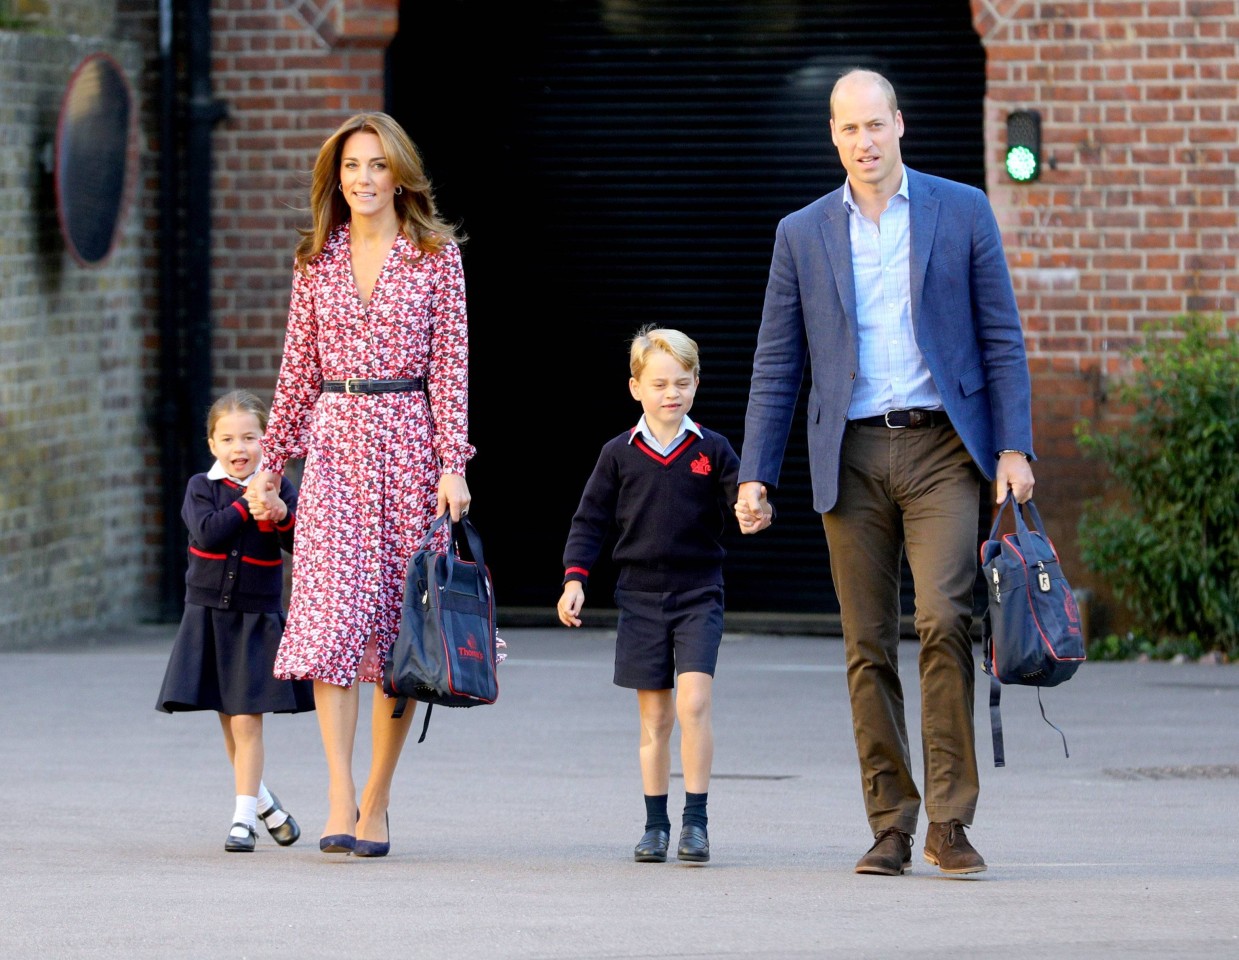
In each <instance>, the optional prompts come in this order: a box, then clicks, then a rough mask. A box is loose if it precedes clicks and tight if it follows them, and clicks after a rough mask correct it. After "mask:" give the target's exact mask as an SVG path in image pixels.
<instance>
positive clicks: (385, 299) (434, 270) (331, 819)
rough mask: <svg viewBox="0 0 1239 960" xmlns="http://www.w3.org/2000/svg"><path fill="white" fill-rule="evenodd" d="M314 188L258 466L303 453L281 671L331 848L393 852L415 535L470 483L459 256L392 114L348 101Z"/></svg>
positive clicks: (270, 483)
mask: <svg viewBox="0 0 1239 960" xmlns="http://www.w3.org/2000/svg"><path fill="white" fill-rule="evenodd" d="M310 202H311V209H312V213H313V220H314V225H313V228H312V229H311V230H309V231H307V232H306V233H305V234H304V236H303V237H302V240H301V242H300V244H299V245H298V247H297V256H296V269H295V272H294V275H293V287H292V300H291V306H290V309H289V315H288V329H287V333H286V337H285V341H284V355H283V360H282V363H281V366H280V374H279V380H278V382H277V385H276V391H275V399H274V402H273V403H272V407H271V418H270V422H269V423H268V426H267V432H266V435H265V437H264V439H263V469H264V471H265V472H264V474H263V475H262V476H261V477H260V478H258V479H259V480H260V481H261V482H260V483H252V484H251V487H250V489H251V490H252V491H253V493H252V494H250V496H252V497H255V498H257V497H262V496H263V495H264V493H265V491H268V490H273V489H277V488H278V479H279V475H280V474H281V473H282V472H283V470H284V467H285V464H286V462H287V461H288V460H289V459H293V458H299V457H304V458H305V469H304V472H303V475H302V481H301V491H300V501H301V509H300V512H299V514H298V528H297V539H296V562H295V565H294V570H293V589H292V597H291V601H290V603H289V611H288V624H287V627H286V629H285V631H284V637H283V641H282V642H281V644H280V648H279V654H278V656H277V657H276V661H275V675H276V676H277V677H279V678H281V679H292V678H296V679H310V680H313V681H314V696H315V704H316V708H317V715H318V719H319V727H320V731H321V733H322V738H323V746H324V750H325V752H326V756H327V768H328V776H329V778H330V782H329V786H328V801H329V813H328V817H327V823H326V824H325V826H324V830H323V836H322V838H321V839H320V848H321V849H322V850H324V851H325V852H329V853H350V852H351V853H353V854H354V855H358V856H383V855H384V854H386V853H387V852H388V849H389V846H390V837H389V835H388V828H387V806H388V800H389V798H390V794H391V783H392V776H393V774H394V773H395V770H396V763H397V761H398V760H399V758H400V751H401V749H402V747H403V746H404V741H405V737H406V736H407V734H408V731H409V725H410V723H411V721H412V714H413V711H412V710H406V711H405V714H404V716H403V717H402V718H401V719H399V720H393V719H392V718H391V706H390V701H388V702H385V697H384V695H383V692H382V685H381V681H382V675H383V659H384V656H385V655H386V653H387V650H388V648H389V647H390V646H391V643H392V641H393V640H394V639H395V637H396V633H397V631H398V629H399V618H400V604H401V599H402V596H403V592H404V575H405V570H406V568H407V566H408V561H409V557H410V556H411V554H412V553H413V549H414V547H415V546H416V545H417V543H418V541H419V540H420V539H421V538H422V537H423V536H424V535H425V532H426V530H427V528H428V527H429V525H430V523H431V521H432V520H433V519H434V518H435V517H436V516H440V515H442V514H443V513H444V511H450V513H451V515H452V519H453V520H459V519H460V516H461V514H463V513H465V512H466V511H467V510H468V507H469V500H470V497H469V488H468V485H467V484H466V483H465V477H464V474H465V464H466V462H467V461H468V460H469V459H470V458H471V457H472V456H473V453H474V448H473V447H472V446H471V445H470V444H469V441H468V395H469V394H468V372H467V365H468V353H469V346H468V328H467V320H466V313H465V283H464V273H463V270H462V267H461V257H460V250H459V248H458V247H457V244H456V239H457V238H456V236H455V233H454V231H453V229H452V227H451V226H449V225H448V224H446V223H444V222H443V220H442V219H441V218H440V217H439V214H438V212H437V210H436V208H435V204H434V200H433V197H432V193H431V187H430V183H429V181H428V180H427V178H426V175H425V173H424V171H423V169H422V165H421V162H420V159H419V157H418V155H417V152H416V148H415V147H414V146H413V144H412V143H411V142H410V140H409V138H408V136H407V135H406V134H405V132H404V131H403V130H402V129H401V128H400V126H399V125H398V124H397V123H396V122H395V121H394V120H393V119H392V118H391V117H389V116H387V115H386V114H381V113H370V114H359V115H357V116H354V117H352V118H350V119H349V120H347V121H346V122H345V123H344V124H343V125H342V126H341V127H340V128H339V129H338V130H336V132H335V133H333V134H332V135H331V136H330V137H328V138H327V140H326V141H325V142H324V143H323V146H322V148H321V150H320V151H319V154H318V159H317V161H316V163H315V165H314V174H313V182H312V185H311V192H310ZM359 681H362V682H372V683H375V688H374V696H373V704H372V715H371V726H372V730H373V734H372V736H373V749H372V757H371V762H370V773H369V776H368V777H367V780H366V784H365V789H364V790H363V792H362V795H361V802H360V804H358V802H357V799H356V787H355V784H354V781H353V770H352V761H353V743H354V739H355V736H356V731H357V718H358V709H359V700H360V695H359V692H358V682H359ZM410 706H412V704H410Z"/></svg>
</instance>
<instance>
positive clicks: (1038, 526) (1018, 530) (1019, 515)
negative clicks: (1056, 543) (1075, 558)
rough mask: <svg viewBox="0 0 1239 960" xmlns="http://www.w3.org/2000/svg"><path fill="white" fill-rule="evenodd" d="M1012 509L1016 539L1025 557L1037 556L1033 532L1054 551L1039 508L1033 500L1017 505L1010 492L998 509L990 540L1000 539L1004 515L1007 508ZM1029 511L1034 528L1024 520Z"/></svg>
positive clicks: (1013, 495) (990, 531) (991, 528)
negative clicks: (1025, 513)
mask: <svg viewBox="0 0 1239 960" xmlns="http://www.w3.org/2000/svg"><path fill="white" fill-rule="evenodd" d="M1008 506H1009V507H1011V510H1012V512H1013V513H1014V514H1015V538H1016V539H1017V540H1018V541H1019V543H1020V549H1021V550H1023V551H1024V556H1025V557H1033V556H1036V553H1035V550H1034V547H1033V542H1032V534H1033V530H1035V531H1036V532H1037V533H1039V534H1041V539H1042V540H1044V541H1045V542H1046V543H1049V544H1050V548H1051V549H1053V544H1052V543H1051V542H1050V538H1049V536H1048V535H1047V534H1046V532H1045V524H1044V523H1042V522H1041V514H1040V513H1038V512H1037V506H1036V504H1034V503H1033V502H1032V500H1026V501H1025V502H1024V503H1016V501H1015V494H1014V493H1012V491H1010V490H1008V491H1007V495H1006V497H1005V498H1004V499H1003V501H1002V506H1000V507H999V508H998V513H997V514H995V516H994V524H993V526H991V527H990V530H989V538H990V539H991V540H994V539H996V538H997V537H998V528H999V527H1000V526H1001V525H1002V515H1003V514H1004V513H1005V512H1006V510H1007V507H1008ZM1025 510H1027V511H1028V515H1029V517H1031V518H1032V522H1033V525H1032V528H1031V529H1030V528H1029V526H1028V523H1027V522H1026V521H1025V520H1024V511H1025Z"/></svg>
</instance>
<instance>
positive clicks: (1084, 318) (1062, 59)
mask: <svg viewBox="0 0 1239 960" xmlns="http://www.w3.org/2000/svg"><path fill="white" fill-rule="evenodd" d="M972 9H973V18H974V23H975V24H976V27H977V31H978V33H979V34H980V36H981V38H982V42H983V43H984V45H985V49H986V54H987V58H988V65H987V93H986V100H985V135H986V143H987V144H988V151H989V152H988V154H987V158H986V159H987V163H986V166H987V171H988V172H987V186H988V192H989V197H990V201H991V203H992V204H993V206H994V208H995V210H996V212H997V215H998V219H999V223H1000V225H1001V227H1002V231H1003V238H1004V243H1005V246H1006V250H1007V255H1008V259H1009V261H1010V264H1011V267H1012V274H1013V279H1014V282H1015V287H1016V293H1017V295H1018V297H1019V302H1020V308H1021V312H1022V315H1023V320H1024V325H1025V329H1026V331H1027V344H1028V351H1029V362H1030V365H1031V368H1032V373H1033V391H1034V402H1035V413H1034V429H1035V435H1036V443H1037V452H1038V454H1039V456H1040V457H1042V458H1043V459H1042V461H1041V462H1040V463H1039V464H1038V465H1037V478H1038V488H1037V502H1038V503H1039V504H1040V505H1042V514H1043V515H1048V517H1049V519H1048V520H1047V524H1048V525H1049V526H1050V534H1051V537H1053V538H1054V539H1055V543H1056V545H1057V546H1058V547H1059V549H1060V552H1062V553H1063V554H1064V555H1065V561H1066V563H1067V564H1068V570H1069V571H1070V573H1071V574H1072V580H1073V583H1076V584H1077V585H1078V586H1089V587H1092V588H1094V589H1096V590H1098V592H1099V594H1100V596H1101V597H1102V598H1103V599H1105V598H1106V597H1107V596H1108V595H1107V593H1106V591H1105V589H1104V585H1103V584H1099V583H1095V582H1094V581H1093V578H1092V577H1091V576H1090V575H1089V574H1088V572H1087V571H1085V570H1084V569H1083V567H1082V565H1081V564H1080V563H1079V561H1078V556H1079V553H1078V549H1077V546H1076V543H1075V528H1076V522H1077V520H1078V516H1079V512H1080V506H1081V501H1082V500H1083V499H1084V498H1086V497H1089V496H1093V495H1096V494H1097V493H1098V492H1100V490H1101V482H1102V477H1101V473H1100V470H1099V468H1098V466H1097V465H1096V464H1094V463H1092V462H1084V461H1081V460H1080V457H1079V451H1078V448H1077V447H1076V444H1075V441H1074V438H1073V434H1072V428H1073V425H1074V424H1075V422H1076V421H1077V420H1078V419H1079V418H1081V417H1089V418H1092V419H1094V420H1095V421H1097V422H1100V423H1103V424H1107V423H1108V424H1114V423H1116V422H1118V421H1120V420H1121V417H1122V411H1120V410H1116V409H1114V408H1113V405H1112V403H1111V401H1110V399H1109V394H1110V393H1111V392H1112V391H1111V389H1110V385H1111V384H1112V383H1113V380H1114V378H1116V377H1120V376H1122V375H1123V374H1124V373H1125V372H1126V370H1127V362H1126V360H1125V358H1124V355H1123V351H1124V349H1125V348H1127V347H1128V346H1129V345H1131V344H1132V343H1133V341H1135V340H1137V339H1139V336H1140V330H1141V327H1142V325H1143V324H1145V323H1146V322H1148V321H1150V320H1162V319H1166V318H1168V317H1170V316H1173V315H1175V314H1179V313H1183V312H1186V311H1190V310H1199V311H1208V312H1215V311H1220V312H1222V313H1223V314H1225V315H1226V316H1228V317H1230V318H1232V319H1233V318H1234V315H1235V300H1236V294H1237V293H1239V272H1237V271H1236V269H1235V267H1236V256H1237V255H1239V230H1237V229H1236V228H1237V227H1239V191H1237V190H1236V174H1235V169H1236V165H1237V164H1239V134H1237V132H1236V131H1237V130H1239V3H1236V2H1235V0H1147V2H1065V3H1029V2H1026V0H990V2H985V0H972ZM1021 108H1032V109H1037V110H1040V111H1041V115H1042V158H1043V161H1044V162H1045V164H1046V166H1045V168H1044V170H1043V173H1042V175H1041V178H1040V180H1039V181H1037V182H1036V183H1033V184H1027V185H1017V184H1014V183H1012V182H1011V181H1009V180H1008V179H1007V177H1006V174H1005V172H1004V168H1003V158H1004V153H1005V145H1006V117H1007V114H1008V113H1009V112H1010V111H1011V110H1015V109H1021ZM1116 612H1117V611H1116ZM1121 621H1122V618H1121V617H1118V618H1117V619H1116V625H1119V626H1122V622H1121Z"/></svg>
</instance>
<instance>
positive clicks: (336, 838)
mask: <svg viewBox="0 0 1239 960" xmlns="http://www.w3.org/2000/svg"><path fill="white" fill-rule="evenodd" d="M357 819H358V820H360V819H361V811H360V810H358V811H357ZM353 829H354V830H356V829H357V828H356V827H354V828H353ZM356 848H357V838H356V837H355V836H354V835H353V834H351V833H332V834H329V835H328V836H325V837H320V838H319V840H318V849H319V850H321V851H322V852H323V853H352V852H353V851H354V850H355V849H356Z"/></svg>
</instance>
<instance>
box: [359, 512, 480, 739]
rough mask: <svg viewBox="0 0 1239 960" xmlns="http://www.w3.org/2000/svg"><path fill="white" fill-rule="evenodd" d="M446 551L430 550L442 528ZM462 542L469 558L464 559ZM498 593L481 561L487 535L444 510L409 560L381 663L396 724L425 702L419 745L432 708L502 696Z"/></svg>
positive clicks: (453, 705)
mask: <svg viewBox="0 0 1239 960" xmlns="http://www.w3.org/2000/svg"><path fill="white" fill-rule="evenodd" d="M445 522H446V523H447V524H448V526H449V528H450V529H451V540H450V542H449V544H448V548H447V550H446V551H442V550H431V549H430V544H431V542H432V541H433V540H434V535H435V534H436V533H437V532H438V531H439V529H440V528H441V527H442V526H443V524H444V523H445ZM462 541H463V542H464V544H465V545H467V547H468V552H469V556H470V558H471V559H470V560H465V559H463V558H462V557H461V556H460V547H461V545H462ZM496 640H497V638H496V635H495V596H494V592H493V590H492V589H491V582H490V572H489V571H488V570H487V569H486V562H485V560H484V559H483V556H482V538H481V537H480V536H479V535H478V532H477V530H476V529H475V528H474V526H473V523H472V522H471V521H470V520H469V518H468V517H461V518H460V521H459V522H457V523H453V522H452V520H451V518H450V516H449V515H448V514H447V513H444V514H443V516H441V517H439V518H438V519H436V520H435V521H434V523H432V524H431V525H430V529H429V530H427V531H426V536H425V537H424V538H423V539H422V542H421V543H420V544H418V547H417V550H416V551H415V552H414V554H413V556H412V557H411V558H410V559H409V568H408V572H407V575H406V577H405V585H404V602H403V603H402V605H401V609H400V631H399V633H398V634H397V636H396V639H395V640H394V641H393V642H392V645H391V649H390V650H389V651H388V653H387V659H386V661H385V662H384V664H383V691H384V692H385V693H386V694H387V695H388V696H392V697H396V698H397V699H396V706H395V709H394V710H393V711H392V717H393V719H395V718H399V717H401V716H403V715H404V710H405V706H406V705H407V703H408V701H409V700H420V701H421V702H422V703H424V704H426V718H425V720H424V721H423V723H422V734H421V737H420V738H418V741H417V742H418V743H421V742H422V741H423V740H425V739H426V728H427V727H428V726H430V712H431V710H432V709H433V708H434V706H435V704H442V705H444V706H448V707H475V706H478V705H480V704H486V703H494V702H495V701H496V700H497V699H498V698H499V677H498V674H497V672H496V666H497V659H498V658H497V657H496V649H495V647H496Z"/></svg>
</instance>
